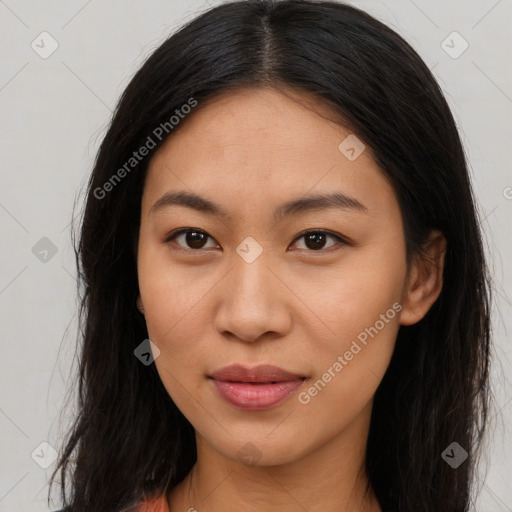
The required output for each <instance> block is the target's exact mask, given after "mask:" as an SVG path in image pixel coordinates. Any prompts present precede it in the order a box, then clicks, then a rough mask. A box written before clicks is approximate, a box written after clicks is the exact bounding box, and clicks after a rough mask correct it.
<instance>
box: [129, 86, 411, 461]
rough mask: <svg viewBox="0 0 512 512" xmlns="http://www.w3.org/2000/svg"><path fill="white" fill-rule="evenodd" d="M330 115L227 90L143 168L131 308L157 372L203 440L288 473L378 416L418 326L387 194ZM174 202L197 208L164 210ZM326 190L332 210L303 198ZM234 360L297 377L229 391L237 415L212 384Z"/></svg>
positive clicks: (293, 97)
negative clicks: (373, 413) (393, 364)
mask: <svg viewBox="0 0 512 512" xmlns="http://www.w3.org/2000/svg"><path fill="white" fill-rule="evenodd" d="M306 102H307V104H308V105H309V106H313V107H315V108H316V111H315V110H314V109H313V110H312V109H311V108H305V106H304V105H305V104H306ZM321 109H322V105H321V104H318V103H316V101H315V99H314V98H311V97H308V96H306V95H304V94H299V93H297V92H292V91H289V96H288V93H287V95H283V94H282V93H280V92H277V91H276V90H273V89H267V88H262V89H243V90H238V91H237V92H235V93H234V92H230V93H229V94H228V95H224V96H220V97H218V98H216V99H215V100H214V101H212V102H210V103H208V104H207V105H203V107H202V108H201V105H200V106H199V107H198V109H197V110H196V111H195V112H194V113H193V114H190V117H189V118H187V119H186V120H185V122H184V123H183V126H181V127H180V129H179V130H178V131H177V132H175V133H174V134H173V136H172V137H171V138H170V139H169V140H168V141H167V142H166V143H165V145H164V146H162V147H161V148H160V149H159V151H158V152H157V153H156V154H155V156H154V157H153V158H152V160H151V162H150V165H149V168H148V174H147V177H146V182H145V188H144V191H143V197H142V211H141V225H140V234H139V246H138V276H139V287H140V297H139V300H138V304H139V307H140V308H143V312H144V315H145V319H146V323H147V327H148V333H149V337H150V339H151V341H152V343H153V344H154V345H156V347H158V349H159V351H160V354H159V356H158V357H157V358H156V360H155V364H156V367H157V370H158V373H159V375H160V377H161V380H162V382H163V384H164V386H165V388H166V389H167V391H168V393H169V395H170V396H171V397H172V399H173V400H174V402H175V403H176V405H177V406H178V407H179V408H180V410H181V411H182V412H183V414H184V415H185V416H186V417H187V419H188V420H189V421H190V423H191V424H192V425H193V427H194V428H195V430H196V432H197V434H198V435H199V436H201V438H202V439H204V440H205V441H206V443H207V444H208V445H209V446H211V447H213V449H214V450H215V451H216V452H218V453H220V454H222V455H223V456H225V457H227V458H229V459H232V460H235V459H240V457H241V456H242V455H243V453H244V452H243V450H249V451H250V450H253V451H255V452H256V454H257V456H255V457H254V460H255V462H256V463H257V464H283V463H286V462H290V461H293V460H297V459H299V458H301V457H303V456H306V455H307V454H308V453H312V452H313V451H314V450H315V449H317V448H318V447H320V446H322V445H325V444H326V443H329V442H331V441H333V440H335V439H336V438H339V436H341V435H343V432H345V431H347V429H349V426H350V425H351V424H353V423H354V421H355V420H356V418H358V417H360V416H361V414H362V413H363V412H365V411H366V412H367V413H369V411H370V410H371V404H372V397H373V395H374V393H375V390H376V388H377V387H378V385H379V383H380V380H381V378H382V376H383V375H384V373H385V371H386V368H387V366H388V364H389V361H390V358H391V355H392V353H393V349H394V345H395V339H396V335H397V331H398V328H399V326H400V323H404V321H403V318H404V315H408V314H409V315H412V313H411V312H410V309H409V307H408V305H407V293H408V288H407V277H408V276H407V275H406V248H405V241H404V232H403V224H402V217H401V212H400V208H399V205H398V202H397V198H396V196H395V194H394V191H393V188H392V187H391V185H390V184H389V182H388V181H387V179H386V178H385V176H384V174H383V172H382V171H381V170H380V169H379V167H378V166H377V165H376V163H375V161H374V160H373V158H372V154H371V150H370V148H369V147H366V148H364V150H363V151H362V152H360V151H361V149H363V147H362V146H359V145H358V144H360V142H359V143H358V142H357V140H356V139H354V138H353V135H352V136H351V132H350V130H348V129H346V128H344V127H341V126H339V125H337V124H335V123H333V122H331V121H328V120H326V119H325V118H324V117H322V116H320V115H319V114H318V113H317V112H320V111H321ZM347 137H350V138H349V139H347ZM346 139H347V140H346ZM350 148H353V149H354V151H352V150H351V149H350ZM358 153H360V154H359V155H358ZM180 192H181V193H182V196H181V197H182V199H183V197H184V195H185V194H189V195H191V194H194V195H197V196H200V198H203V200H204V201H203V202H201V201H200V200H199V199H197V200H195V201H191V202H189V203H188V205H185V204H179V203H183V201H177V200H176V196H175V197H174V200H172V198H171V197H170V196H168V197H167V200H161V198H162V197H163V196H165V195H166V194H176V193H180ZM325 194H332V195H333V197H334V194H337V197H338V201H334V200H332V201H331V202H330V203H329V205H328V207H325V202H324V204H323V205H322V204H319V203H317V204H316V207H313V206H314V204H313V203H308V202H307V201H306V202H304V200H307V199H309V198H313V197H316V196H320V195H325ZM159 200H160V201H159ZM298 200H300V201H302V203H297V204H296V205H295V208H282V206H283V205H286V204H287V203H293V202H295V201H298ZM157 202H158V204H157ZM207 202H208V203H207ZM209 203H214V205H215V206H216V207H217V208H218V209H219V210H220V212H222V214H221V213H219V212H215V211H214V208H213V207H211V205H210V204H209ZM201 205H202V206H204V208H200V206H201ZM205 205H208V207H206V206H205ZM301 205H302V206H301ZM308 205H309V206H308ZM401 319H402V320H401ZM411 322H412V320H411V321H410V323H411ZM232 364H239V365H242V366H244V367H246V368H253V367H255V366H258V365H261V364H270V365H274V366H277V367H280V368H281V369H284V370H286V371H288V372H291V373H292V374H295V375H297V376H299V377H302V378H301V379H297V382H296V383H294V384H291V382H290V381H289V382H288V384H285V385H282V384H281V385H274V386H273V387H272V389H273V390H274V391H272V390H270V389H271V388H270V387H268V386H269V385H268V384H267V385H266V386H267V390H266V391H265V390H263V386H264V385H256V386H255V385H254V384H252V385H251V384H243V385H240V384H239V385H238V387H236V385H231V387H230V385H229V384H226V386H227V388H228V391H229V390H231V391H230V392H231V395H234V396H235V398H237V397H238V398H237V399H238V400H239V401H240V400H241V401H242V402H243V403H244V404H245V405H243V404H242V405H241V404H240V402H236V401H235V402H232V401H229V400H227V399H225V398H224V397H223V396H222V395H221V393H220V392H219V390H218V386H219V387H221V385H220V384H216V383H215V381H214V380H213V379H211V378H210V376H212V374H213V373H214V372H216V371H217V370H219V369H221V368H223V367H226V366H228V365H232ZM221 380H222V379H221ZM234 380H236V379H234ZM267 380H269V379H267ZM288 385H290V387H286V386H288ZM250 386H255V387H252V389H253V390H254V392H253V393H252V395H251V390H250V389H249V387H250ZM297 386H298V387H297ZM256 388H257V389H256ZM285 388H286V389H285ZM292 388H293V389H292ZM283 389H284V390H285V391H288V392H289V394H283V395H281V394H279V393H280V392H284V391H283ZM248 394H249V395H250V396H247V395H248ZM275 394H277V397H278V399H279V400H278V401H277V403H274V404H273V405H272V404H271V405H268V403H269V402H268V399H269V398H268V397H269V395H272V396H275ZM244 397H245V398H244ZM251 397H252V398H251ZM255 397H259V398H255ZM265 397H266V398H265ZM265 400H267V402H265ZM274 402H275V401H274ZM236 403H238V405H236ZM258 404H259V405H258ZM261 404H263V405H261ZM265 404H266V405H265ZM260 405H261V407H260ZM247 443H251V444H247ZM241 454H242V455H241ZM249 455H250V454H249ZM256 459H257V460H256Z"/></svg>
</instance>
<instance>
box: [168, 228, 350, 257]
mask: <svg viewBox="0 0 512 512" xmlns="http://www.w3.org/2000/svg"><path fill="white" fill-rule="evenodd" d="M329 237H330V238H332V239H334V240H336V241H338V245H348V242H347V241H346V240H344V239H343V238H342V237H341V236H339V235H335V234H334V233H330V232H328V231H325V230H321V229H316V230H309V231H305V232H303V233H301V234H300V235H299V236H298V237H297V238H295V240H294V242H295V241H297V240H300V239H301V238H303V239H304V242H305V245H306V248H305V249H302V248H300V249H301V250H309V252H322V250H323V249H325V247H324V246H325V243H326V240H327V239H328V238H329ZM180 238H182V243H185V244H186V246H183V245H181V244H180V243H177V245H178V246H179V247H181V248H183V249H185V250H191V251H198V250H200V249H204V248H208V247H207V246H206V242H207V240H208V239H212V240H213V238H212V237H211V236H210V235H209V234H208V233H206V232H205V231H203V230H201V229H198V228H184V229H179V230H178V231H175V232H174V233H171V234H170V235H169V236H168V237H167V238H166V239H165V240H164V243H169V242H171V241H174V240H178V239H180ZM335 245H336V244H333V245H331V246H328V248H329V247H333V246H335ZM217 246H218V245H217ZM217 246H215V245H214V246H213V248H215V247H217ZM324 252H325V251H324Z"/></svg>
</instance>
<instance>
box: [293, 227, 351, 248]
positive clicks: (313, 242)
mask: <svg viewBox="0 0 512 512" xmlns="http://www.w3.org/2000/svg"><path fill="white" fill-rule="evenodd" d="M328 237H331V238H332V239H335V240H337V241H338V242H339V243H340V244H341V245H347V244H348V242H347V241H346V240H344V239H343V238H341V237H340V236H338V235H335V234H334V233H330V232H328V231H324V230H321V229H316V230H309V231H305V232H303V233H301V234H300V235H299V236H298V237H297V238H296V239H295V240H300V239H301V238H303V239H304V243H305V245H306V250H307V249H310V251H309V252H322V249H325V247H324V245H325V241H326V239H327V238H328ZM334 245H336V244H334ZM334 245H331V246H329V247H333V246H334ZM324 252H326V251H324ZM329 252H330V251H329Z"/></svg>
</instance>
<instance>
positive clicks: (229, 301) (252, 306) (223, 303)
mask: <svg viewBox="0 0 512 512" xmlns="http://www.w3.org/2000/svg"><path fill="white" fill-rule="evenodd" d="M236 258H238V259H236ZM269 267H270V268H269ZM278 273H279V272H278V271H277V270H276V269H275V268H272V267H271V266H270V265H269V263H268V262H267V261H266V260H265V258H264V257H262V256H260V257H259V258H257V259H256V260H255V261H253V262H252V263H247V262H246V261H244V260H243V259H242V258H239V257H238V255H237V256H236V257H235V261H234V266H233V268H232V269H231V270H230V271H229V272H228V274H227V275H226V276H225V278H224V280H223V282H222V284H221V286H220V287H219V290H220V291H219V296H218V299H219V304H218V307H217V308H216V314H215V316H214V320H213V324H214V328H215V329H216V331H217V332H219V333H220V334H221V335H223V336H225V337H230V338H234V339H240V340H242V341H245V342H254V341H257V340H259V339H260V338H262V337H281V336H285V335H286V333H287V332H288V331H289V330H290V327H291V323H292V320H291V312H290V308H289V307H288V305H287V301H288V300H289V293H290V292H289V291H287V288H286V286H285V285H284V284H283V283H282V282H281V281H280V280H279V279H278V277H276V274H278ZM264 335H265V336H264Z"/></svg>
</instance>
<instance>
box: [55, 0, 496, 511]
mask: <svg viewBox="0 0 512 512" xmlns="http://www.w3.org/2000/svg"><path fill="white" fill-rule="evenodd" d="M76 252H77V263H78V266H79V272H80V278H81V280H82V282H83V284H84V290H83V297H82V316H83V335H84V339H83V343H84V344H83V348H82V354H81V365H80V375H79V382H80V401H79V412H78V415H77V417H76V420H75V423H74V425H73V427H72V429H71V431H70V434H69V438H68V439H67V440H66V443H65V446H64V449H63V452H62V454H61V456H60V459H59V461H58V467H57V469H56V470H55V472H54V474H53V476H52V480H53V477H54V476H55V474H56V473H57V471H58V470H59V469H60V470H61V474H62V497H63V500H64V505H65V506H66V507H67V509H66V510H69V511H72V512H75V511H77V512H78V511H86V510H87V511H90V510H95V511H98V512H99V511H109V512H111V511H114V510H115V511H121V510H163V511H166V510H170V511H171V512H175V511H179V510H183V511H185V510H189V511H193V510H198V511H199V512H206V511H219V510H235V509H236V510H251V511H252V510H264V511H266V512H269V511H270V512H272V511H274V510H278V509H279V510H280V511H281V512H282V511H288V510H290V511H292V510H293V511H295V510H308V511H310V512H313V511H316V510H320V509H321V510H323V511H325V510H329V511H330V510H333V511H334V510H345V511H358V512H360V511H361V512H362V511H371V512H374V511H375V512H377V511H386V512H387V511H393V512H406V511H407V512H410V511H411V510H414V511H415V512H423V511H425V512H426V511H436V512H437V511H439V510H443V511H444V512H462V511H467V510H468V509H469V506H470V505H471V503H472V502H473V500H474V474H475V470H476V467H477V461H478V454H479V447H480V446H481V441H482V437H483V435H484V432H485V427H486V420H487V410H488V403H489V392H488V373H489V368H488V367H489V344H490V335H489V332H490V325H489V300H490V287H489V284H488V282H489V280H488V274H487V267H486V262H485V260H484V255H483V250H482V242H481V233H480V228H479V225H478V221H477V216H476V213H475V203H474V197H473V193H472V190H471V185H470V181H469V177H468V170H467V164H466V162H465V158H464V153H463V149H462V145H461V141H460V138H459V135H458V133H457V129H456V126H455V123H454V120H453V117H452V114H451V113H450V110H449V107H448V105H447V103H446V101H445V99H444V97H443V95H442V93H441V90H440V88H439V86H438V85H437V83H436V81H435V79H434V78H433V76H432V74H431V73H430V71H429V69H428V68H427V67H426V66H425V64H424V63H423V62H422V60H421V59H420V58H419V56H418V55H417V54H416V53H415V52H414V50H413V49H412V48H411V47H410V46H409V45H408V44H407V43H406V42H405V41H404V40H403V39H402V38H401V37H400V36H398V35H397V34H396V33H395V32H393V31H392V30H391V29H389V28H388V27H386V26H385V25H383V24H382V23H381V22H379V21H377V20H375V19H374V18H372V17H371V16H369V15H368V14H366V13H364V12H362V11H360V10H358V9H356V8H354V7H351V6H348V5H344V4H341V3H334V2H311V1H302V0H301V1H296V0H292V1H288V0H284V1H278V2H273V1H271V0H262V1H242V2H233V3H228V4H225V5H220V6H218V7H215V8H212V9H211V10H209V11H207V12H205V13H203V14H202V15H200V16H198V17H197V18H196V19H194V20H192V21H191V22H190V23H188V24H187V25H186V26H184V27H183V28H181V30H179V31H178V32H177V33H175V34H174V35H172V36H171V37H170V38H169V39H168V40H167V41H165V42H164V43H163V44H162V45H161V46H160V47H159V48H158V49H157V50H156V51H155V52H154V53H153V54H152V55H151V56H150V57H149V59H148V60H147V61H146V62H145V64H144V65H143V66H142V68H141V69H140V70H139V71H138V72H137V73H136V75H135V76H134V78H133V79H132V81H131V82H130V84H129V85H128V87H127V88H126V90H125V92H124V93H123V95H122V98H121V100H120V102H119V105H118V107H117V109H116V112H115V115H114V117H113V120H112V122H111V125H110V127H109V130H108V132H107V134H106V136H105V138H104V140H103V142H102V144H101V148H100V150H99V153H98V156H97V159H96V162H95V166H94V169H93V172H92V175H91V179H90V181H89V185H88V195H87V200H86V205H85V213H84V218H83V224H82V227H81V235H80V240H79V244H78V247H77V248H76ZM71 462H74V464H75V467H74V468H73V471H72V472H71V473H70V475H71V476H70V478H71V484H72V493H71V496H70V497H69V498H68V497H67V496H66V492H65V485H66V474H67V472H69V469H70V468H69V464H70V463H71Z"/></svg>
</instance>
